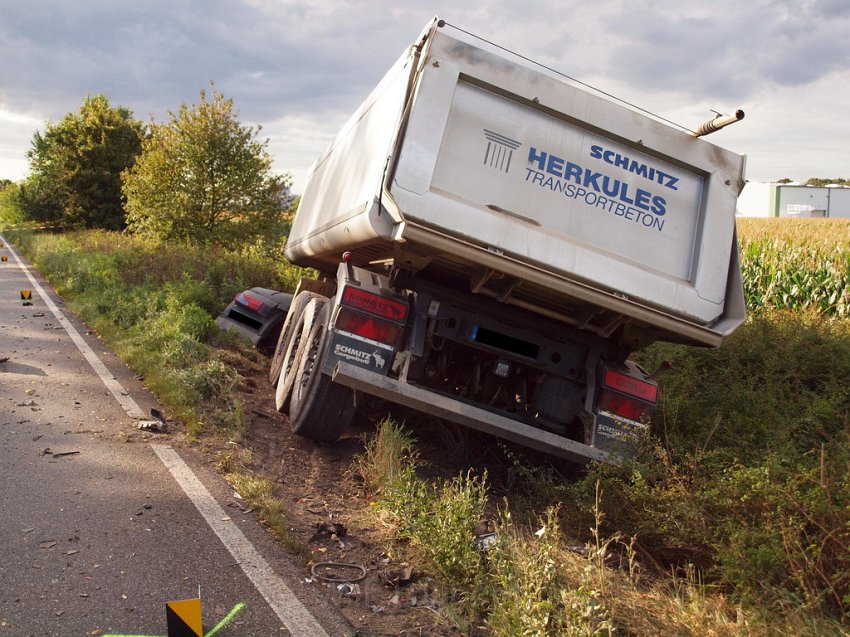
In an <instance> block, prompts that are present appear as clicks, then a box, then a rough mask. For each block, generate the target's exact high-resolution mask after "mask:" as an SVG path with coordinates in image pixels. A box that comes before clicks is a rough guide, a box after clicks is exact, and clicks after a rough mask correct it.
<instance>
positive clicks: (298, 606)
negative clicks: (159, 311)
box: [0, 233, 330, 637]
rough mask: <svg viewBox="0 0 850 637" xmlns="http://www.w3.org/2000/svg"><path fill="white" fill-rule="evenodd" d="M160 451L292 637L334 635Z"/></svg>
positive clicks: (123, 394)
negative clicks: (330, 633)
mask: <svg viewBox="0 0 850 637" xmlns="http://www.w3.org/2000/svg"><path fill="white" fill-rule="evenodd" d="M0 241H2V242H3V243H4V244H5V245H6V246H7V248H8V249H9V251H10V252H11V253H12V256H13V257H14V258H15V261H17V263H18V267H19V268H20V269H21V270H22V271H23V272H24V274H26V275H27V278H28V279H29V281H30V284H32V287H33V288H34V289H35V290H36V291H37V292H38V294H39V296H40V297H41V298H42V299H43V300H44V303H45V304H46V305H47V307H48V308H49V309H50V311H51V312H52V313H53V315H54V316H55V317H56V319H57V320H58V321H59V323H60V324H61V325H62V327H64V328H65V331H66V332H68V335H69V336H70V337H71V340H73V341H74V343H75V344H76V346H77V348H78V349H79V350H80V352H81V353H82V354H83V356H84V357H85V359H86V360H87V361H88V362H89V364H90V365H91V366H92V368H93V369H94V371H95V373H96V374H97V375H98V376H99V377H100V380H101V381H103V384H104V385H106V387H107V389H109V391H110V392H112V395H113V396H115V399H116V400H117V401H118V404H119V405H121V407H122V408H123V409H124V411H125V412H127V415H128V416H130V417H131V418H135V419H140V418H144V417H145V414H144V412H143V411H142V410H141V408H140V407H139V405H138V404H137V403H136V401H135V400H133V399H132V398H131V397H130V396H129V395H128V393H127V391H126V390H125V389H124V387H123V386H122V385H121V383H119V382H118V381H117V380H116V379H115V377H114V376H113V375H112V373H111V372H110V371H109V370H108V369H107V367H106V365H104V364H103V362H102V361H101V360H100V359H99V358H98V357H97V354H95V353H94V351H93V350H92V349H91V347H89V345H88V343H86V342H85V341H84V340H83V338H82V336H80V333H79V332H78V331H77V329H76V328H75V327H74V326H73V325H71V323H70V322H69V321H68V319H67V318H66V317H65V315H64V313H63V312H62V310H60V309H59V308H58V307H57V306H56V304H55V303H54V302H53V301H52V300H51V298H50V297H49V296H48V295H47V294H46V293H45V291H44V289H43V288H42V287H41V286H40V285H39V283H38V281H36V280H35V277H33V275H32V274H31V273H30V271H29V269H28V268H27V267H26V265H24V263H23V261H21V259H20V257H19V256H18V254H17V252H15V250H14V249H13V248H12V247H11V246H10V245H9V242H8V241H6V238H5V237H4V236H3V235H2V233H0ZM151 447H152V448H153V450H154V452H155V453H156V455H157V456H159V459H160V460H161V461H162V463H163V464H164V465H165V466H166V468H167V469H168V470H169V471H170V472H171V475H172V476H173V477H174V480H175V481H176V482H177V484H179V485H180V487H181V488H182V489H183V491H184V492H185V493H186V495H187V496H188V497H189V499H190V500H191V501H192V504H194V505H195V508H197V509H198V511H199V512H200V514H201V515H202V516H203V518H204V519H205V520H206V522H207V524H209V526H210V528H211V529H212V530H213V532H214V533H215V534H216V535H217V536H218V539H219V540H221V543H222V544H224V546H225V548H226V549H227V550H228V551H229V552H230V554H231V555H232V556H233V558H234V559H235V560H236V562H237V563H238V564H239V566H241V567H242V570H243V571H244V572H245V575H247V576H248V579H249V580H251V583H252V584H253V585H254V587H255V588H256V589H257V590H258V591H259V593H260V594H261V595H262V596H263V598H265V600H266V602H268V604H269V606H271V608H272V610H273V611H274V612H275V614H276V615H277V616H278V618H279V619H280V621H281V622H283V625H284V626H286V629H287V630H288V631H289V632H290V633H291V634H292V637H330V635H328V633H327V632H326V631H325V629H324V628H322V626H321V625H320V624H319V623H318V622H317V621H316V618H315V617H313V615H312V614H311V613H310V611H309V610H307V608H306V607H305V606H304V605H303V604H302V603H301V601H300V600H299V599H298V598H297V597H296V596H295V594H294V593H293V592H292V590H291V589H290V588H289V587H288V586H287V585H286V584H284V583H283V581H282V580H281V579H280V577H279V576H278V575H277V573H275V572H274V570H272V567H271V566H269V563H268V562H267V561H266V560H265V559H264V558H263V556H262V555H260V554H259V552H258V551H257V549H255V548H254V546H253V545H252V544H251V542H250V541H249V540H248V538H246V537H245V534H244V533H242V531H241V530H240V529H239V527H237V526H236V525H235V524H233V523H232V522H225V521H224V520H222V518H225V517H228V516H227V515H226V514H225V512H224V509H222V508H221V506H219V504H218V502H216V500H215V498H213V497H212V495H211V494H210V492H209V491H207V488H206V487H205V486H204V485H203V484H202V483H201V481H200V480H199V479H198V477H197V476H196V475H195V474H194V473H193V472H192V470H191V469H189V467H188V466H187V465H186V463H185V462H183V459H182V458H180V456H179V455H177V452H176V451H174V450H173V449H172V448H171V447H168V446H165V445H157V444H152V445H151Z"/></svg>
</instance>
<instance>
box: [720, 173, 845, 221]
mask: <svg viewBox="0 0 850 637" xmlns="http://www.w3.org/2000/svg"><path fill="white" fill-rule="evenodd" d="M737 215H738V216H739V217H819V218H834V219H850V187H847V186H839V185H833V184H831V185H828V186H806V185H803V184H796V183H790V184H778V183H763V182H756V181H748V182H747V184H746V185H745V186H744V190H743V191H742V192H741V195H740V196H739V197H738V206H737Z"/></svg>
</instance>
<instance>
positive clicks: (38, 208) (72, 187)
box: [21, 95, 143, 229]
mask: <svg viewBox="0 0 850 637" xmlns="http://www.w3.org/2000/svg"><path fill="white" fill-rule="evenodd" d="M142 135H143V125H142V123H141V122H140V121H138V120H135V119H133V116H132V112H131V111H130V110H128V109H127V108H124V107H121V106H119V107H112V106H110V104H109V100H108V99H107V98H106V97H105V96H104V95H95V96H88V97H86V98H85V99H84V100H83V104H82V107H81V108H80V110H79V112H78V113H68V114H67V115H66V116H65V117H64V118H63V119H62V120H61V121H60V122H55V123H48V124H47V126H46V128H45V131H44V133H42V132H41V131H37V132H36V133H35V135H34V136H33V140H32V147H31V148H30V150H29V152H28V153H27V157H28V159H29V161H30V175H29V176H28V177H27V179H26V180H25V182H24V184H23V186H22V190H21V198H22V204H23V212H24V214H25V215H26V216H27V217H29V218H32V219H35V220H40V221H60V222H63V223H66V224H69V225H82V226H85V227H89V228H93V227H97V228H109V229H118V228H122V227H123V226H124V206H123V199H122V195H121V172H122V171H124V170H126V169H127V168H128V167H129V166H131V165H132V164H133V162H134V161H135V159H136V156H137V155H138V154H139V151H140V150H141V138H142Z"/></svg>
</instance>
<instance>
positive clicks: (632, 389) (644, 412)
mask: <svg viewBox="0 0 850 637" xmlns="http://www.w3.org/2000/svg"><path fill="white" fill-rule="evenodd" d="M602 386H603V387H602V391H600V392H599V398H598V400H597V401H596V406H597V409H598V410H599V411H606V412H608V413H611V414H614V415H616V416H619V417H620V418H625V419H627V420H632V421H634V422H642V421H644V420H646V419H647V418H648V417H649V416H650V415H652V412H653V411H654V410H655V403H656V402H657V400H658V386H657V385H656V384H655V383H652V382H648V381H645V380H642V379H640V378H635V377H634V376H630V375H628V374H624V373H622V372H618V371H616V370H614V369H606V370H605V373H604V375H603V377H602Z"/></svg>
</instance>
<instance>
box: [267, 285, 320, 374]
mask: <svg viewBox="0 0 850 637" xmlns="http://www.w3.org/2000/svg"><path fill="white" fill-rule="evenodd" d="M317 296H319V295H318V294H314V293H313V292H307V291H306V290H305V291H303V292H300V293H299V294H298V295H297V296H296V297H295V298H294V299H293V300H292V305H291V306H290V307H289V311H288V312H287V313H286V318H285V319H284V321H283V327H281V329H280V336H278V339H277V347H275V350H274V355H273V356H272V362H271V366H270V367H269V382H270V383H271V385H272V387H277V380H278V378H280V368H281V367H282V366H283V357H284V354H286V348H287V347H288V346H289V342H290V341H291V340H292V333H293V331H294V327H295V323H296V321H297V320H298V317H299V316H301V313H302V312H303V311H304V308H305V307H306V306H307V303H309V302H310V299H312V298H315V297H317Z"/></svg>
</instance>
